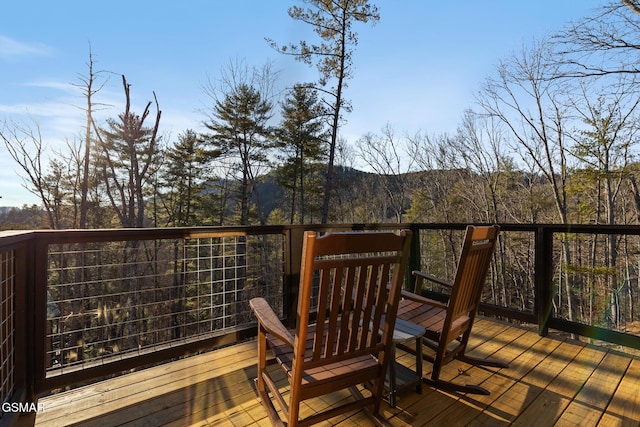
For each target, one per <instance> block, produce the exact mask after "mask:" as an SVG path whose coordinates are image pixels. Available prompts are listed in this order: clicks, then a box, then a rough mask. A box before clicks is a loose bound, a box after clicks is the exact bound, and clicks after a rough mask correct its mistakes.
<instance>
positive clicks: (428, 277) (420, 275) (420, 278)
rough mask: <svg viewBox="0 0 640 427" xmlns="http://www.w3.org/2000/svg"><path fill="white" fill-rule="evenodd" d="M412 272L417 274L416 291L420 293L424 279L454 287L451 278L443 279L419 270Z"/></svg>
mask: <svg viewBox="0 0 640 427" xmlns="http://www.w3.org/2000/svg"><path fill="white" fill-rule="evenodd" d="M411 274H413V275H414V276H416V293H420V292H421V291H422V281H423V280H429V281H430V282H434V283H437V284H438V285H441V286H445V287H447V288H453V283H451V282H450V281H449V280H445V279H441V278H439V277H436V276H432V275H431V274H427V273H424V272H422V271H419V270H413V271H412V272H411Z"/></svg>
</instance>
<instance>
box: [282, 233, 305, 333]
mask: <svg viewBox="0 0 640 427" xmlns="http://www.w3.org/2000/svg"><path fill="white" fill-rule="evenodd" d="M304 231H305V229H304V228H303V227H291V228H289V229H288V233H287V238H286V245H287V248H286V260H285V270H286V271H285V283H284V304H283V307H284V311H285V312H284V313H283V314H284V316H285V324H286V325H288V326H289V327H290V328H295V326H296V312H297V307H298V285H299V283H300V263H301V261H302V241H303V237H304Z"/></svg>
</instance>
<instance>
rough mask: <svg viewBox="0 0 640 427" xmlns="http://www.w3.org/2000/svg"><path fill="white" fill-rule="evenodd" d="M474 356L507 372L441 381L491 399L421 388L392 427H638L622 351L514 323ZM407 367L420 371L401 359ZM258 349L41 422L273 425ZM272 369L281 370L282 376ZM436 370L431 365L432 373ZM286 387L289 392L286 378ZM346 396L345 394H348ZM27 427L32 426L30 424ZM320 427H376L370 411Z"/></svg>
mask: <svg viewBox="0 0 640 427" xmlns="http://www.w3.org/2000/svg"><path fill="white" fill-rule="evenodd" d="M469 345H470V347H469V350H470V351H469V352H470V354H473V355H474V356H480V357H492V358H495V359H499V360H501V361H503V362H506V363H509V365H510V366H509V368H506V369H498V368H484V367H477V366H470V365H467V364H464V363H461V362H459V361H453V362H451V363H450V364H448V365H446V366H445V367H444V369H443V371H442V378H443V379H446V380H455V381H458V382H461V383H469V384H479V385H481V386H483V387H485V388H487V389H488V390H489V391H490V392H491V394H490V395H489V396H483V395H465V394H457V393H446V392H443V391H441V390H434V389H432V388H430V387H428V386H426V385H425V386H424V387H423V389H424V390H423V393H422V394H417V393H414V392H411V391H407V392H404V393H402V394H400V395H399V396H398V400H397V407H396V408H391V407H389V406H388V405H387V404H386V403H384V404H383V407H382V411H383V414H384V415H385V416H386V417H387V418H388V419H389V421H390V423H391V424H392V425H394V426H403V427H404V426H413V425H434V426H438V425H451V426H457V425H459V426H507V425H517V426H528V425H536V426H545V425H550V426H551V425H558V426H570V425H578V424H579V425H581V426H599V425H600V426H609V425H636V426H637V425H638V424H639V423H640V393H638V390H639V389H640V360H638V359H637V358H634V357H633V356H629V355H626V354H623V353H619V352H615V351H608V350H606V349H604V348H601V347H597V346H593V345H587V344H582V343H577V342H574V341H571V340H564V339H559V338H554V337H546V338H543V337H540V336H538V335H537V334H536V333H535V332H531V331H526V330H524V329H521V328H517V327H513V326H511V325H508V324H506V323H502V322H494V321H491V320H487V319H479V321H478V322H477V323H476V325H475V327H474V333H473V334H472V339H471V340H470V342H469ZM398 358H399V361H400V362H401V363H403V364H405V365H407V366H408V367H411V368H413V367H415V358H414V357H413V356H412V355H409V354H406V353H404V352H402V351H399V352H398ZM255 361H256V346H255V342H248V343H243V344H238V345H235V346H232V347H228V348H225V349H221V350H217V351H214V352H210V353H206V354H202V355H198V356H193V357H190V358H186V359H183V360H179V361H176V362H171V363H167V364H165V365H162V366H158V367H154V368H149V369H145V370H141V371H139V372H135V373H131V374H127V375H123V376H121V377H118V378H113V379H110V380H106V381H101V382H99V383H96V384H93V385H90V386H85V387H82V388H79V389H77V390H71V391H67V392H62V393H58V394H54V395H50V396H47V397H43V398H41V399H40V403H42V404H44V407H45V411H44V412H41V413H38V414H37V416H36V419H35V424H36V425H38V426H49V425H87V426H88V425H101V426H102V427H108V426H114V425H124V426H128V425H130V426H134V425H135V426H139V425H146V426H209V425H229V426H263V425H269V422H268V419H267V417H266V413H265V411H264V409H263V407H262V405H261V404H260V401H259V399H258V398H257V393H256V391H255V387H254V384H253V378H254V377H255V374H256V369H255ZM277 368H278V367H277V366H274V369H277ZM430 371H431V365H430V364H429V363H428V362H425V363H424V364H423V372H424V373H425V374H428V373H430ZM279 384H280V385H282V387H286V379H285V377H284V376H282V378H281V381H279ZM345 395H346V394H345ZM342 398H343V395H342V394H334V395H331V396H328V397H325V398H322V399H315V400H312V401H308V402H305V405H304V408H303V411H305V412H307V413H312V412H315V411H318V410H321V409H323V408H325V407H327V406H330V405H333V404H335V403H337V402H339V401H340V400H341V399H342ZM22 425H25V424H24V423H22ZM320 425H325V426H329V425H340V426H352V425H356V426H357V425H361V426H371V425H373V424H372V423H371V422H370V420H369V419H368V418H367V417H366V416H365V415H364V414H363V413H362V412H358V413H352V414H345V415H342V416H340V417H337V418H335V419H332V420H328V421H327V422H325V423H321V424H320Z"/></svg>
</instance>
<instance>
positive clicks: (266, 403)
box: [254, 372, 284, 427]
mask: <svg viewBox="0 0 640 427" xmlns="http://www.w3.org/2000/svg"><path fill="white" fill-rule="evenodd" d="M258 375H260V376H261V375H262V373H260V372H259V373H258ZM254 381H255V383H256V389H257V390H258V396H260V400H261V401H262V406H263V407H264V409H265V410H266V411H267V416H268V417H269V421H271V424H272V425H274V426H278V427H280V426H284V422H282V419H281V418H280V416H279V415H278V411H277V410H276V407H275V406H273V402H272V401H271V398H270V397H269V393H268V392H267V390H266V389H265V388H263V389H262V390H261V389H260V387H259V386H258V378H256V379H255V380H254Z"/></svg>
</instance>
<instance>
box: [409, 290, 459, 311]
mask: <svg viewBox="0 0 640 427" xmlns="http://www.w3.org/2000/svg"><path fill="white" fill-rule="evenodd" d="M400 292H401V294H402V297H403V298H405V299H408V300H411V301H415V302H419V303H422V304H428V305H431V306H434V307H440V308H443V309H445V310H446V309H447V305H446V304H443V303H441V302H440V301H436V300H432V299H429V298H425V297H423V296H422V295H417V294H414V293H413V292H410V291H406V290H404V289H403V290H402V291H400Z"/></svg>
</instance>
